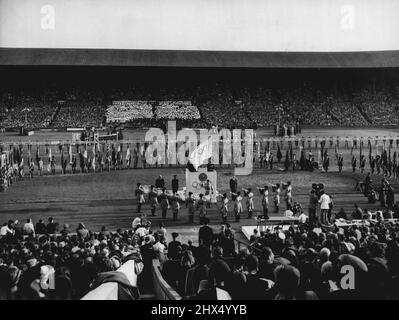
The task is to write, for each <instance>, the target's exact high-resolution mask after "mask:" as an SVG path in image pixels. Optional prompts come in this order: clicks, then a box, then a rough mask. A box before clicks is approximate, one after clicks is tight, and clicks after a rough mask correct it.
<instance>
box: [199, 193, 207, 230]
mask: <svg viewBox="0 0 399 320" xmlns="http://www.w3.org/2000/svg"><path fill="white" fill-rule="evenodd" d="M197 210H198V211H199V217H200V224H202V223H203V222H204V219H205V218H206V201H205V200H204V195H203V194H202V193H200V195H199V200H198V201H197Z"/></svg>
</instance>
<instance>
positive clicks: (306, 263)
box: [162, 221, 399, 300]
mask: <svg viewBox="0 0 399 320" xmlns="http://www.w3.org/2000/svg"><path fill="white" fill-rule="evenodd" d="M200 232H201V231H200ZM398 235H399V224H398V223H397V222H395V223H393V222H383V221H379V222H374V223H372V224H370V225H367V226H366V225H363V226H356V225H353V226H350V227H346V228H341V227H337V226H332V227H329V228H324V227H320V226H317V225H310V224H307V223H305V224H301V225H299V226H291V227H289V228H284V229H283V228H281V227H276V228H275V229H274V230H273V231H270V230H267V231H262V232H259V231H258V229H255V230H254V234H253V235H252V236H251V243H250V245H249V246H248V247H245V246H244V247H243V248H241V249H240V250H238V251H237V250H231V241H230V240H229V239H230V238H229V233H228V235H227V236H226V228H225V227H223V228H222V230H221V232H220V233H214V234H213V237H212V242H211V244H210V245H208V246H207V245H204V244H201V245H200V246H198V247H193V246H192V244H190V243H188V244H187V245H181V244H180V243H178V242H176V240H175V241H174V242H172V243H173V244H174V245H173V247H174V248H175V249H173V251H171V250H170V247H169V248H168V260H167V261H166V262H164V263H163V269H162V270H163V275H164V278H165V279H166V280H167V281H168V282H169V284H170V285H171V286H172V287H174V288H176V290H177V291H178V292H179V293H180V294H181V295H182V297H183V298H186V299H209V300H216V299H233V300H234V299H249V300H270V299H278V300H280V299H283V300H292V299H306V300H315V299H388V298H389V299H397V298H399V281H398V280H399V278H398V275H399V274H398V270H399V269H398V267H399V238H398ZM172 243H170V244H172ZM171 265H173V267H172V266H171ZM348 267H349V268H348ZM349 269H350V270H353V273H351V275H349V272H344V271H345V270H349ZM345 276H346V278H345ZM350 276H353V279H350ZM348 279H349V280H348Z"/></svg>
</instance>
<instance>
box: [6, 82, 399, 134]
mask: <svg viewBox="0 0 399 320" xmlns="http://www.w3.org/2000/svg"><path fill="white" fill-rule="evenodd" d="M341 80H342V81H344V80H343V79H340V81H338V80H331V83H330V82H329V83H327V84H326V83H323V84H321V83H318V81H317V80H315V79H314V80H308V79H303V81H299V80H298V81H293V82H292V81H291V82H290V79H287V83H285V82H284V81H282V80H280V81H281V83H280V82H278V83H276V84H273V83H272V82H270V83H269V82H267V83H264V84H263V83H262V84H260V83H255V84H254V83H251V84H249V83H247V82H246V81H245V80H243V81H242V82H241V83H240V84H237V83H236V84H233V83H230V82H229V80H226V79H224V80H218V79H215V80H212V81H207V82H206V83H201V82H200V83H191V82H190V81H188V82H187V84H185V83H180V84H173V83H163V84H162V83H160V84H159V85H156V84H155V83H152V82H150V84H148V85H147V84H146V83H142V84H133V82H134V81H133V80H131V81H132V83H131V84H129V83H127V84H125V85H120V87H118V85H117V84H115V85H112V84H110V85H109V87H108V86H101V87H97V88H96V89H93V88H86V87H85V86H82V87H81V88H79V89H78V88H67V89H61V88H57V87H54V86H50V87H49V88H41V89H37V90H36V91H35V90H34V89H32V90H30V91H29V90H25V89H18V88H17V89H16V88H13V89H7V88H1V91H0V126H1V127H7V128H8V127H19V126H22V125H23V124H24V122H25V113H24V111H23V109H24V108H29V109H30V110H31V111H30V112H29V113H28V127H34V128H43V127H49V126H50V127H68V126H78V127H82V126H86V125H87V124H88V123H90V125H91V124H95V123H98V122H101V121H103V120H104V119H105V118H106V119H107V121H109V122H115V121H116V122H118V121H120V122H129V121H130V122H133V123H134V121H140V120H143V119H149V120H151V121H152V122H153V123H154V124H156V123H157V121H158V120H159V119H181V120H182V121H184V120H195V121H193V125H198V126H202V125H209V126H219V127H222V126H223V127H229V128H232V127H239V128H244V127H245V128H248V127H262V126H266V127H267V126H268V127H270V126H274V125H275V124H276V123H277V122H278V121H279V120H280V121H281V122H282V123H290V122H292V121H294V120H295V119H296V118H297V117H298V115H299V114H301V124H302V125H319V126H320V125H321V126H370V125H374V126H384V125H398V124H399V117H398V115H399V114H398V112H399V111H398V110H399V94H398V89H397V88H398V87H399V86H398V85H397V84H396V82H395V81H393V82H392V83H390V82H389V81H388V82H387V81H386V82H384V81H381V82H379V81H374V82H373V80H372V79H367V77H366V80H364V81H363V82H361V81H360V80H359V81H357V82H359V83H357V82H356V83H357V85H354V84H353V82H354V81H353V82H350V81H349V80H348V82H346V83H343V84H342V83H340V82H341ZM232 81H233V80H232ZM100 88H102V89H100ZM59 102H63V104H61V105H60V104H59ZM91 117H94V118H93V119H92V118H91Z"/></svg>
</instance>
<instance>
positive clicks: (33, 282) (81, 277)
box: [0, 217, 144, 300]
mask: <svg viewBox="0 0 399 320" xmlns="http://www.w3.org/2000/svg"><path fill="white" fill-rule="evenodd" d="M139 234H140V233H139V232H137V233H136V232H135V231H133V230H121V229H118V230H117V231H116V232H110V231H108V230H107V228H106V227H103V228H102V229H101V231H100V232H91V231H89V230H88V229H87V228H86V227H85V225H84V224H83V223H80V224H79V226H78V227H77V228H76V230H71V229H70V226H69V225H68V224H64V225H63V226H59V224H58V223H57V222H56V221H55V220H54V219H53V218H51V217H50V218H48V222H47V223H45V222H44V221H43V220H39V221H38V222H37V223H36V224H34V223H33V221H32V220H31V219H27V221H26V222H25V223H22V222H19V221H12V220H10V221H8V223H5V224H3V226H2V227H1V229H0V300H3V299H34V300H37V299H45V300H48V299H63V300H64V299H80V298H82V297H83V296H84V295H85V294H86V293H88V292H89V291H90V290H91V289H92V286H91V285H92V284H93V281H94V280H95V279H96V278H97V276H98V275H99V274H100V273H104V272H110V271H115V270H117V269H118V268H119V267H120V266H121V265H122V264H123V262H124V261H125V259H126V258H127V257H128V256H129V255H131V254H135V253H136V254H138V255H139V257H140V246H141V245H142V244H144V242H143V238H142V237H140V236H139ZM140 259H141V257H140ZM139 272H140V271H138V273H139Z"/></svg>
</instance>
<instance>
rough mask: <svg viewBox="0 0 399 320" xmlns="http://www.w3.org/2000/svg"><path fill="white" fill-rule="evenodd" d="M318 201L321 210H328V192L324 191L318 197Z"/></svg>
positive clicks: (329, 200)
mask: <svg viewBox="0 0 399 320" xmlns="http://www.w3.org/2000/svg"><path fill="white" fill-rule="evenodd" d="M319 203H320V209H321V210H328V209H330V206H329V204H330V203H331V199H330V196H329V195H328V194H326V193H325V194H323V195H322V196H321V197H320V200H319Z"/></svg>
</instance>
